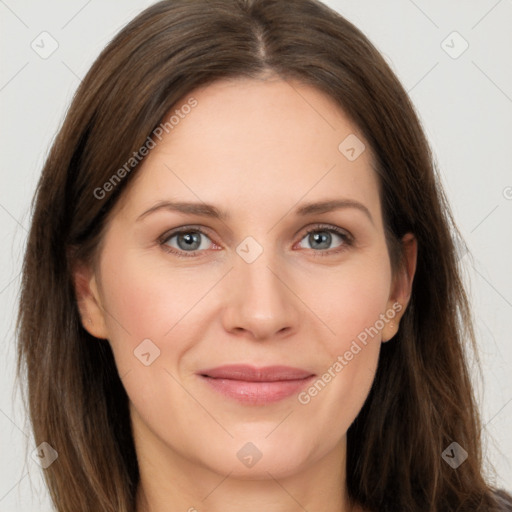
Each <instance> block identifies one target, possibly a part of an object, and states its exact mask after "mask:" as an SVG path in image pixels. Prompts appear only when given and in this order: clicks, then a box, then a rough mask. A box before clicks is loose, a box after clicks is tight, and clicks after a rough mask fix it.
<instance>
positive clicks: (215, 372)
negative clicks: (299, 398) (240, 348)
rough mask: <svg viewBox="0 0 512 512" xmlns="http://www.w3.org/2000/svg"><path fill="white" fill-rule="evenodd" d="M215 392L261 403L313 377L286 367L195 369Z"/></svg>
mask: <svg viewBox="0 0 512 512" xmlns="http://www.w3.org/2000/svg"><path fill="white" fill-rule="evenodd" d="M197 374H198V376H199V377H200V378H201V379H202V380H204V381H205V382H206V383H207V384H208V385H209V386H211V388H212V389H214V390H215V391H217V392H219V393H221V394H223V395H225V396H228V397H230V398H233V399H235V400H238V401H239V402H242V403H244V404H250V405H264V404H268V403H272V402H277V401H279V400H283V399H284V398H287V397H289V396H291V395H294V394H296V393H298V392H299V391H300V389H301V388H303V387H305V386H306V385H307V384H309V382H311V380H312V379H313V378H314V377H315V374H313V373H311V372H310V371H307V370H303V369H300V368H293V367H290V366H265V367H262V368H256V367H254V366H250V365H224V366H219V367H216V368H208V369H204V370H200V371H199V372H197Z"/></svg>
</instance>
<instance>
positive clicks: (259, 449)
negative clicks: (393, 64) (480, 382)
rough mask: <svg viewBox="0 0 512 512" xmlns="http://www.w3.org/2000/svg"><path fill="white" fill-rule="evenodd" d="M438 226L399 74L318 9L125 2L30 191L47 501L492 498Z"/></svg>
mask: <svg viewBox="0 0 512 512" xmlns="http://www.w3.org/2000/svg"><path fill="white" fill-rule="evenodd" d="M452 233H454V234H456V233H457V229H456V227H455V225H454V223H453V220H452V217H451V214H450V210H449V206H448V204H447V202H446V199H445V196H444V194H443V191H442V188H441V186H440V184H439V180H438V177H437V174H436V170H435V168H434V166H433V163H432V156H431V153H430V149H429V146H428V143H427V141H426V139H425V136H424V134H423V132H422V129H421V125H420V123H419V120H418V118H417V116H416V114H415V111H414V108H413V106H412V105H411V103H410V100H409V99H408V97H407V94H406V92H405V91H404V89H403V87H402V86H401V85H400V83H399V82H398V80H397V78H396V77H395V76H394V74H393V73H392V71H391V70H390V68H389V67H388V65H387V64H386V63H385V61H384V59H383V58H382V57H381V56H380V55H379V53H378V52H377V50H376V49H375V48H374V47H373V46H372V44H371V43H370V42H369V41H368V39H367V38H366V37H365V36H364V35H363V34H362V33H361V32H360V31H359V30H358V29H356V28H355V27H354V26H353V25H352V24H350V23H349V22H348V21H347V20H345V19H344V18H342V17H341V16H340V15H339V14H337V13H335V12H334V11H332V10H330V9H328V8H327V7H325V6H324V5H323V4H321V3H320V2H317V1H314V0H294V1H287V2H284V1H278V0H254V1H250V0H221V1H215V2H211V1H206V0H204V1H201V0H198V1H189V0H181V1H180V0H177V1H164V2H160V3H158V4H155V5H154V6H152V7H150V8H148V9H147V10H146V11H144V12H143V13H142V14H140V15H139V16H138V17H137V18H135V19H134V20H133V21H132V22H131V23H130V24H129V25H128V26H126V27H125V28H124V29H123V30H122V31H121V32H120V33H119V34H118V35H117V36H116V38H115V39H114V40H113V41H112V42H111V43H110V44H109V45H108V47H107V48H106V49H105V50H104V51H103V52H102V54H101V55H100V57H99V58H98V59H97V61H96V62H95V63H94V65H93V66H92V68H91V70H90V71H89V73H88V74H87V76H86V77H85V79H84V80H83V82H82V84H81V85H80V87H79V89H78V91H77V93H76V95H75V98H74V100H73V104H72V106H71V108H70V109H69V111H68V114H67V117H66V120H65V122H64V125H63V126H62V129H61V131H60V132H59V134H58V136H57V138H56V140H55V143H54V145H53V148H52V150H51V153H50V155H49V157H48V160H47V162H46V165H45V167H44V169H43V174H42V177H41V180H40V183H39V185H38V189H37V193H36V198H35V204H34V216H33V221H32V227H31V231H30V235H29V240H28V247H27V252H26V256H25V261H24V268H23V284H22V295H21V301H20V310H19V319H18V335H19V364H18V372H19V373H20V374H21V373H22V372H23V371H25V378H26V379H27V383H28V400H29V407H30V416H31V420H32V423H33V428H34V433H35V438H36V441H37V443H38V444H40V443H48V444H44V445H40V446H41V455H40V456H41V457H42V458H43V459H46V460H47V462H48V464H47V468H46V470H45V478H46V481H47V483H48V487H49V490H50V493H51V496H52V499H53V501H54V503H55V506H56V509H57V510H58V511H59V512H60V511H74V512H76V511H84V512H85V511H91V510H98V511H112V512H113V511H116V512H119V511H137V512H143V511H144V512H146V511H151V512H159V511H164V510H165V511H169V510H171V511H174V510H190V511H192V510H210V511H215V510H221V509H222V510H224V511H225V510H235V509H236V510H238V509H239V508H240V507H241V506H243V507H244V509H245V510H274V511H289V510H310V511H313V510H322V511H344V512H346V511H379V512H383V511H396V510H400V511H411V512H412V511H420V510H421V511H424V510H429V511H432V512H433V511H436V512H441V511H453V510H458V511H484V510H485V511H497V510H512V499H511V497H510V496H509V495H508V494H506V493H505V492H504V491H496V490H495V489H492V488H491V486H490V485H489V484H488V483H486V481H485V478H484V475H483V471H482V461H481V448H480V439H479V434H480V421H479V415H478V411H477V409H476V406H475V403H474V398H473V392H472V388H471V383H470V379H469V374H468V369H467V364H466V352H465V349H466V347H465V346H464V341H465V340H467V339H469V340H470V342H471V343H472V345H473V348H474V334H473V328H472V320H471V312H470V309H469V307H468V302H467V298H466V294H465V291H464V288H463V286H462V283H461V279H460V275H459V270H458V267H457V263H456V261H457V259H456V254H455V246H454V242H453V238H452ZM317 244H319V245H317ZM52 450H55V452H54V451H52ZM55 454H58V456H56V455H55Z"/></svg>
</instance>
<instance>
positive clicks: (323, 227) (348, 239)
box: [158, 224, 354, 258]
mask: <svg viewBox="0 0 512 512" xmlns="http://www.w3.org/2000/svg"><path fill="white" fill-rule="evenodd" d="M317 232H318V233H322V232H328V233H335V234H336V235H338V236H339V237H340V238H341V239H342V240H343V242H344V243H343V245H341V246H340V247H337V248H335V249H328V250H319V251H315V250H314V249H309V250H311V251H313V252H314V253H315V256H331V255H333V254H338V253H341V252H343V251H345V250H347V249H348V248H349V247H351V246H353V245H354V238H353V237H352V235H350V234H348V233H347V232H345V231H344V230H342V229H340V228H338V227H336V226H331V225H329V224H319V225H316V226H315V227H314V228H311V229H309V230H308V231H306V232H305V233H304V235H303V236H302V237H301V239H300V240H301V241H302V240H303V239H304V238H305V237H306V236H308V235H310V234H311V233H317ZM182 233H201V234H202V235H204V236H206V237H207V238H210V237H209V235H208V233H206V232H205V231H204V230H203V229H201V228H200V227H198V226H183V227H181V228H177V229H175V230H173V231H171V232H168V233H164V234H163V235H162V236H161V237H160V238H159V239H158V243H159V245H160V246H161V247H162V249H163V250H164V251H165V252H168V253H171V254H174V255H176V256H178V257H179V258H197V257H198V256H199V254H198V253H199V252H201V251H199V250H195V251H190V253H189V254H187V252H188V251H178V250H176V249H174V248H172V247H169V246H168V245H167V242H168V241H169V240H170V239H171V238H173V237H174V236H176V235H179V234H182Z"/></svg>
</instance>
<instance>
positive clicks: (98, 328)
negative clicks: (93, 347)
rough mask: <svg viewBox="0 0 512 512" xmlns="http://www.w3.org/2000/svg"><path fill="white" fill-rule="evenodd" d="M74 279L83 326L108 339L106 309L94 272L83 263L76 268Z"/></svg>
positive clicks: (92, 332) (92, 333)
mask: <svg viewBox="0 0 512 512" xmlns="http://www.w3.org/2000/svg"><path fill="white" fill-rule="evenodd" d="M73 281H74V287H75V296H76V300H77V305H78V310H79V312H80V318H81V320H82V326H83V328H84V329H85V330H86V331H87V332H88V333H89V334H91V335H92V336H94V337H96V338H102V339H108V335H107V328H106V324H105V314H104V309H103V306H102V304H101V298H100V295H99V291H98V285H97V282H96V276H95V275H94V272H93V271H92V270H91V269H90V268H89V267H87V266H85V265H81V266H79V267H77V268H76V269H75V271H74V275H73Z"/></svg>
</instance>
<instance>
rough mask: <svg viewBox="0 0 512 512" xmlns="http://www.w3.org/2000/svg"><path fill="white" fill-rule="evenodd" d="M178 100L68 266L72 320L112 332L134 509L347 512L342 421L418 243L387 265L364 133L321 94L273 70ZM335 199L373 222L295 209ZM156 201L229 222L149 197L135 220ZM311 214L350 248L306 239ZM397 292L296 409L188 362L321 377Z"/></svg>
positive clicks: (97, 332)
mask: <svg viewBox="0 0 512 512" xmlns="http://www.w3.org/2000/svg"><path fill="white" fill-rule="evenodd" d="M292 85H293V87H292ZM190 96H194V98H196V100H197V101H198V105H197V107H195V108H194V109H193V110H192V112H191V113H190V114H189V115H188V116H186V117H185V118H184V119H182V120H180V123H179V124H178V125H177V126H176V127H175V128H174V129H173V131H172V132H170V133H169V134H166V135H164V137H163V139H162V141H161V142H159V143H158V144H157V146H156V147H155V148H154V149H152V150H151V152H150V154H149V156H148V157H147V158H146V159H145V160H144V162H143V164H142V167H141V168H140V169H139V170H138V171H137V172H138V175H137V177H136V179H135V180H134V181H132V182H131V183H130V186H129V187H128V188H127V190H125V191H124V193H123V196H122V198H121V201H120V202H119V203H118V204H117V205H116V207H115V209H114V211H113V212H112V215H111V218H110V221H109V223H108V225H107V229H106V232H105V233H104V238H103V241H102V245H101V252H100V254H99V258H98V263H97V266H96V268H91V267H86V266H82V267H79V268H78V269H77V270H76V273H75V285H76V290H77V297H78V299H79V303H80V310H81V314H82V320H83V324H84V327H85V328H86V329H87V330H88V331H89V332H90V333H91V334H93V335H94V336H96V337H98V338H105V339H108V340H109V341H110V344H111V346H112V349H113V353H114V357H115V361H116V365H117V368H118V371H119V375H120V376H121V378H122V380H123V384H124V386H125V389H126V391H127V394H128V396H129V399H130V411H131V416H132V422H133V434H134V440H135V445H136V450H137V456H138V460H139V467H140V473H141V485H140V488H139V492H138V495H137V510H138V511H139V512H141V511H151V512H163V511H166V512H169V511H186V510H189V511H193V510H199V511H201V510H208V511H215V512H216V511H221V510H222V511H223V512H230V511H235V510H236V511H238V510H240V507H241V505H242V504H243V508H244V510H245V511H246V512H251V511H258V512H259V511H261V510H266V511H268V512H291V511H298V510H301V511H302V510H304V509H306V510H309V511H320V510H322V511H326V512H334V511H337V512H340V511H349V510H360V509H359V508H358V507H354V508H352V507H351V505H350V504H349V501H348V498H347V493H346V488H345V485H343V483H344V482H345V478H346V475H345V454H346V432H347V429H348V428H349V426H350V424H351V423H352V422H353V421H354V419H355V417H356V416H357V414H358V412H359V411H360V409H361V407H362V405H363V403H364V400H365V398H366V397H367V395H368V392H369V390H370V386H371V384H372V381H373V379H374V376H375V371H376V367H377V360H378V355H379V350H380V346H381V343H383V342H386V341H388V340H390V339H391V338H392V337H393V336H394V335H395V334H396V332H397V330H398V327H399V321H400V317H401V316H402V315H403V313H404V312H405V309H406V306H407V303H408V300H409V297H410V293H411V286H412V280H413V277H414V272H415V266H416V252H417V248H416V241H415V240H414V238H413V237H412V235H407V236H406V237H405V238H404V240H403V244H404V250H405V254H406V261H407V264H406V266H405V267H404V268H403V269H402V270H401V271H400V272H399V273H397V274H396V275H394V276H393V275H392V271H391V265H390V260H389V254H388V251H387V247H386V242H385V238H384V227H383V221H382V216H381V203H380V198H379V193H378V188H377V183H378V182H377V175H376V174H375V172H374V170H373V169H372V167H371V163H372V158H373V157H372V154H371V149H370V146H369V144H368V143H367V142H366V141H365V139H364V137H363V136H362V135H361V133H360V131H359V130H358V128H357V127H356V126H355V125H354V124H353V123H352V122H351V121H350V120H349V119H348V118H347V117H346V116H345V115H344V113H343V111H342V110H341V109H340V108H339V107H338V106H337V105H336V104H335V103H334V102H333V101H332V100H331V99H330V98H329V97H328V96H326V95H324V94H323V93H321V92H320V91H318V90H316V89H314V88H312V87H310V86H306V85H302V84H300V83H298V82H286V81H282V80H279V79H267V80H261V81H260V80H249V79H239V80H231V81H219V82H216V83H215V84H213V85H209V86H207V87H204V88H201V89H198V90H196V91H193V93H191V94H190ZM349 134H356V135H357V137H358V138H359V139H360V140H362V141H363V142H364V143H365V144H366V150H365V151H363V153H362V154H361V155H360V156H359V157H358V158H357V159H356V160H354V161H349V160H348V159H347V158H346V157H345V156H344V155H343V154H342V153H341V152H340V151H339V150H338V145H339V144H340V142H341V141H343V140H344V139H345V138H346V137H347V136H348V135H349ZM333 198H334V199H339V198H348V199H352V200H355V201H358V202H360V203H362V204H363V205H364V206H366V208H367V209H368V210H369V212H370V214H371V217H372V220H370V219H369V218H368V217H367V216H366V215H365V214H364V213H363V212H362V211H360V210H358V209H356V208H345V209H339V210H336V211H331V212H327V213H319V214H314V215H310V216H307V217H300V216H297V215H296V214H295V209H296V208H297V207H298V206H300V205H302V204H304V203H306V202H316V201H321V200H325V199H333ZM163 200H168V201H171V200H175V201H192V202H200V203H201V202H205V203H209V204H214V205H216V206H217V207H218V208H219V209H222V210H225V211H226V212H227V213H228V214H229V215H230V218H229V219H225V220H219V219H214V218H208V217H202V216H199V215H196V214H195V215H192V214H184V213H178V212H174V211H171V210H167V209H159V210H157V211H154V212H153V213H150V214H147V215H146V216H144V217H143V218H142V219H140V220H137V219H138V217H139V216H140V215H141V214H142V213H143V212H145V211H146V210H148V209H150V208H151V207H153V206H154V205H155V204H156V203H158V202H159V201H163ZM318 224H327V225H328V226H327V227H330V226H334V227H336V226H337V227H339V228H341V229H343V230H345V231H346V232H348V233H350V234H351V235H352V236H353V237H354V243H353V245H348V244H346V242H345V241H344V240H343V239H342V238H340V237H339V236H338V235H336V234H335V233H332V238H331V240H330V242H329V241H327V242H326V246H325V245H324V246H322V245H321V242H316V243H315V240H314V239H313V238H312V236H308V235H307V233H306V229H309V228H316V226H318ZM188 225H193V227H196V228H197V227H198V226H200V227H202V228H203V229H204V230H205V231H206V236H205V235H200V234H198V235H197V236H198V237H199V240H200V241H201V245H200V248H199V249H195V254H196V256H195V257H186V254H190V253H191V252H194V251H190V250H189V252H188V253H187V252H186V247H187V245H186V242H185V243H183V239H181V245H178V242H179V241H180V240H179V237H178V236H174V237H172V236H171V238H168V240H167V241H166V242H164V243H163V244H160V243H159V239H160V238H161V237H162V235H164V234H166V233H168V232H169V231H171V230H172V229H174V228H178V227H180V226H188ZM189 231H192V234H193V233H195V232H194V230H193V229H191V230H189ZM318 231H319V232H320V233H324V234H325V226H320V227H318ZM328 233H329V232H327V236H328ZM248 236H251V237H253V238H254V239H255V240H256V241H257V243H258V244H259V245H260V246H261V248H262V249H263V252H262V253H261V255H260V256H259V257H258V258H257V259H256V260H255V261H254V262H252V263H248V262H247V261H245V260H244V259H243V258H242V257H240V256H239V254H238V253H237V252H236V249H237V247H238V246H239V245H240V244H241V242H242V241H244V239H245V238H246V237H248ZM319 243H320V248H317V246H318V244H319ZM242 246H243V245H242ZM183 247H185V248H183ZM323 247H327V248H323ZM166 248H167V249H169V248H171V249H174V250H176V251H180V248H181V253H182V254H183V253H185V257H181V258H180V257H179V256H177V255H175V254H172V253H169V252H168V251H166V250H165V249H166ZM340 248H341V249H342V250H341V251H340V252H337V253H335V251H336V250H338V249H340ZM251 250H252V249H251ZM326 253H327V254H326ZM396 303H399V304H400V305H401V306H402V310H401V312H399V313H397V314H396V316H395V317H394V319H393V322H394V324H391V323H390V322H388V323H386V324H385V326H384V328H383V329H382V331H381V332H379V334H378V335H376V336H374V337H373V338H370V341H369V342H368V344H367V345H366V346H364V348H363V349H362V350H361V351H360V352H359V353H358V354H357V355H356V356H354V357H353V359H352V360H351V361H349V362H348V364H347V365H346V366H345V367H344V368H343V370H342V371H341V372H339V373H337V374H336V377H335V378H333V379H332V380H331V382H329V383H328V385H326V386H325V388H324V389H323V390H322V391H321V392H320V393H318V395H317V396H315V397H313V398H312V399H311V401H310V402H309V403H307V404H301V403H300V402H299V401H298V399H297V396H296V395H294V396H291V397H289V398H286V399H284V400H281V401H279V402H275V403H272V404H268V405H263V406H261V405H259V406H254V405H247V404H241V403H239V402H237V401H235V400H232V399H230V398H227V397H225V396H224V395H221V394H219V393H217V392H216V391H214V390H212V389H210V387H209V386H207V385H206V384H205V383H204V382H203V381H202V380H201V379H200V378H199V377H198V376H197V375H196V372H197V371H198V370H199V369H201V368H208V367H214V366H219V365H222V364H228V363H249V364H252V365H254V366H266V365H273V364H284V365H289V366H294V367H299V368H303V369H307V370H309V371H311V372H313V373H315V374H317V375H318V376H321V375H322V374H324V373H325V372H326V370H327V369H328V368H329V367H332V365H333V363H334V362H335V361H336V360H337V357H338V356H339V355H343V354H344V353H345V352H346V351H347V350H348V349H349V348H350V345H351V343H352V341H353V340H354V339H356V337H357V335H358V334H359V333H361V332H362V331H364V329H365V328H369V327H370V326H373V325H374V324H375V322H376V320H378V319H379V315H381V314H386V312H387V311H389V310H390V309H392V307H393V304H396ZM147 338H149V339H151V340H152V342H153V343H154V344H155V345H156V346H157V347H158V349H159V350H160V356H159V357H158V358H156V359H155V360H154V362H152V364H150V365H149V366H145V365H144V364H142V363H141V362H140V361H139V360H138V359H137V358H136V357H135V356H134V350H135V349H136V348H137V346H138V345H139V344H140V343H141V342H142V340H144V339H147ZM247 442H251V443H253V444H254V445H255V446H256V447H257V448H258V450H259V451H260V452H261V454H262V457H261V459H260V460H259V461H258V462H257V463H256V464H255V465H254V466H252V467H246V466H245V465H244V464H242V463H241V461H240V460H239V459H238V457H237V452H238V451H239V450H240V449H241V448H242V447H243V446H244V445H245V444H246V443H247Z"/></svg>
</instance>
